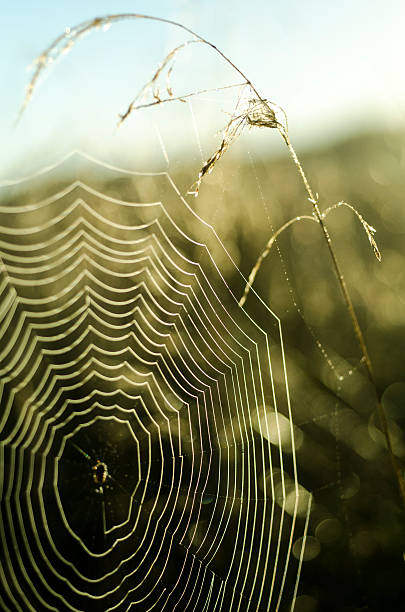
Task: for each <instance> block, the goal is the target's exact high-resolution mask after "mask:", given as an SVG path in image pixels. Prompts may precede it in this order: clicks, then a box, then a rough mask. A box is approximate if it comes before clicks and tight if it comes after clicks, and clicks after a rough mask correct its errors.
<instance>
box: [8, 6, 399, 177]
mask: <svg viewBox="0 0 405 612" xmlns="http://www.w3.org/2000/svg"><path fill="white" fill-rule="evenodd" d="M0 6H1V11H0V19H1V34H2V35H1V46H2V49H1V54H0V79H1V91H2V95H1V99H0V134H1V137H2V143H3V144H2V147H1V152H0V162H1V163H2V164H3V167H4V164H5V165H6V166H7V165H9V163H11V162H12V161H15V160H16V159H18V156H19V154H20V153H21V151H22V150H23V148H24V150H25V152H27V151H34V150H35V149H36V148H41V147H44V146H45V147H46V146H47V144H48V143H51V142H53V141H54V140H55V135H56V137H57V139H58V142H61V140H66V147H68V146H70V145H72V146H73V145H79V146H80V144H82V143H80V142H75V139H76V140H77V139H82V142H85V141H86V139H89V138H90V139H94V138H97V133H98V129H99V126H100V125H101V124H103V122H105V121H107V118H108V120H110V119H109V118H110V117H112V118H113V119H114V117H115V116H116V115H117V113H118V112H120V111H123V110H124V109H125V107H126V104H127V102H128V101H129V100H130V99H131V96H132V95H133V94H134V93H136V91H137V90H138V89H139V87H140V86H141V85H142V83H143V81H144V80H145V79H147V78H148V77H149V76H150V75H151V74H152V72H153V70H154V68H155V67H156V65H157V64H158V63H159V61H160V60H161V59H162V58H163V56H164V54H165V53H166V52H167V51H168V50H169V49H170V48H171V47H172V46H173V45H174V44H176V43H177V41H180V40H184V36H183V35H182V34H181V33H180V32H179V31H176V30H175V29H173V28H170V27H161V26H159V25H156V24H153V23H152V24H150V23H149V24H146V22H130V23H127V24H117V25H115V26H113V27H112V28H111V30H110V31H109V32H106V33H101V32H100V33H99V32H94V33H92V34H91V35H90V36H89V37H87V38H86V39H85V40H83V41H81V42H79V44H78V45H77V47H76V48H75V49H74V50H73V52H72V53H70V54H69V55H68V56H67V57H66V58H63V60H62V61H61V62H60V63H59V64H58V65H57V66H56V67H53V68H52V70H50V71H49V73H48V75H47V78H46V79H45V80H44V82H43V84H42V85H41V87H40V88H39V89H38V90H37V91H36V92H35V96H34V99H33V101H32V104H31V105H30V106H29V108H28V109H27V112H26V115H25V116H24V117H23V119H22V121H21V123H20V125H19V126H18V127H17V128H16V129H14V128H12V124H13V121H14V119H15V116H16V113H17V110H18V108H19V106H20V104H21V102H22V100H23V96H24V88H25V86H26V84H27V82H28V80H29V75H30V73H29V72H28V71H27V66H28V65H29V64H30V62H31V61H32V60H33V59H34V58H35V57H36V56H37V55H38V54H39V53H40V52H41V51H42V50H43V49H44V48H45V47H46V46H47V45H48V44H49V43H50V42H51V41H52V40H53V39H54V38H55V37H56V36H57V35H58V34H60V33H61V32H62V31H63V30H64V28H65V27H66V26H72V25H75V24H77V23H79V22H80V21H83V20H85V19H88V18H92V17H95V16H97V15H104V14H107V13H111V12H114V13H117V12H139V13H147V14H153V15H158V16H162V17H166V18H170V19H174V20H179V21H181V22H183V23H184V24H185V25H187V26H189V27H191V28H192V29H195V30H196V31H197V32H198V33H200V34H201V35H202V36H204V37H206V38H207V39H209V40H210V41H212V42H213V43H215V44H216V45H217V46H218V47H220V48H221V49H222V50H223V51H224V52H225V53H226V54H227V55H228V56H229V57H230V58H231V59H232V61H233V62H234V63H235V64H237V65H238V66H239V67H240V68H241V69H242V70H243V71H245V73H246V74H247V75H248V76H249V78H250V79H251V80H252V81H253V82H254V83H255V85H256V86H257V88H258V89H259V91H260V93H261V94H262V95H263V96H265V97H268V98H270V99H272V100H274V101H276V102H278V103H279V104H281V105H282V106H283V107H284V108H285V109H286V111H287V113H288V116H289V122H290V130H291V134H292V136H293V138H294V141H295V142H296V143H297V144H298V145H299V146H301V147H305V146H307V145H308V144H314V143H315V144H316V143H318V142H323V141H325V140H327V139H329V138H333V139H334V138H336V137H339V136H340V135H344V134H345V133H347V132H350V131H351V130H355V129H358V128H360V129H362V128H363V129H364V128H367V127H370V126H373V125H375V127H376V128H377V129H380V128H381V129H384V128H387V127H392V126H396V125H399V126H401V127H402V126H403V124H404V117H405V79H404V78H403V74H404V60H405V36H404V31H405V2H404V1H403V0H384V1H383V0H339V1H338V0H332V1H328V0H266V1H264V0H249V1H247V2H246V1H244V2H242V1H241V0H232V1H230V0H216V1H214V0H201V1H200V2H196V1H194V0H157V1H153V0H149V1H147V0H136V1H135V0H133V1H128V0H114V1H112V0H86V1H85V2H83V0H69V1H66V2H55V1H54V2H50V1H49V0H39V1H38V2H33V1H32V0H15V1H14V2H9V1H6V0H0ZM204 53H206V54H207V53H208V50H205V51H204ZM208 54H209V53H208ZM200 61H202V64H201V66H202V67H203V68H202V69H204V66H207V70H209V71H210V77H211V79H212V81H211V82H212V83H213V84H214V83H217V84H218V85H221V84H225V83H226V82H227V81H229V73H227V74H226V73H225V72H224V70H225V67H224V65H223V64H222V63H221V60H220V59H219V58H218V59H215V61H213V60H212V57H211V59H210V60H209V61H208V60H207V62H208V63H207V64H206V65H205V60H201V58H200ZM209 62H213V63H209ZM184 69H185V70H186V72H187V70H192V67H191V68H190V66H188V68H187V64H186V65H185V68H184ZM235 80H236V81H237V78H235ZM179 83H180V85H181V81H179ZM39 126H40V129H39ZM70 141H71V142H70ZM2 174H3V173H2Z"/></svg>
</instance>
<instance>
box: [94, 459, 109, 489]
mask: <svg viewBox="0 0 405 612" xmlns="http://www.w3.org/2000/svg"><path fill="white" fill-rule="evenodd" d="M91 472H92V475H93V481H94V483H95V484H96V485H103V484H104V483H105V481H106V480H107V477H108V469H107V466H106V464H105V463H104V462H103V461H100V459H97V463H96V465H93V467H92V468H91Z"/></svg>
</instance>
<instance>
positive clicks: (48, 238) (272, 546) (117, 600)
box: [0, 135, 311, 612]
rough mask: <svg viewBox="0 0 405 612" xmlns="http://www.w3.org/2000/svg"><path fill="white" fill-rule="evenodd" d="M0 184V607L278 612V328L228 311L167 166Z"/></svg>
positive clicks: (288, 509) (294, 487) (285, 496)
mask: <svg viewBox="0 0 405 612" xmlns="http://www.w3.org/2000/svg"><path fill="white" fill-rule="evenodd" d="M159 141H160V145H161V149H162V152H163V157H164V159H165V160H166V161H167V162H168V161H169V157H168V152H167V147H166V146H165V144H164V143H163V138H162V136H161V135H159ZM44 183H46V184H47V185H48V193H46V194H45V195H43V196H42V197H38V196H36V195H35V194H37V193H38V192H39V187H38V186H40V185H43V184H44ZM1 189H2V197H1V202H2V204H1V207H0V248H1V270H0V298H1V302H0V317H1V327H0V335H1V341H0V346H1V347H2V348H1V351H0V367H1V406H2V409H1V425H0V432H1V438H0V453H1V458H0V465H1V470H2V472H1V480H0V482H1V504H2V516H3V520H2V522H1V524H0V534H1V541H2V547H3V550H4V551H5V554H4V555H3V557H2V559H1V573H2V577H1V581H2V584H3V589H4V595H3V600H2V604H3V607H4V609H6V610H11V609H12V610H38V609H47V610H75V611H76V610H83V611H84V610H85V611H86V612H87V611H89V610H99V609H101V608H102V609H103V610H129V609H139V610H152V609H155V610H170V611H172V610H197V611H200V610H201V611H202V610H204V611H205V610H206V611H208V610H225V609H229V610H241V611H245V610H279V609H280V610H293V609H294V606H295V601H296V596H297V592H298V585H299V578H300V571H301V564H302V560H303V555H304V552H305V540H306V534H307V528H308V521H309V515H310V509H311V495H310V494H309V493H308V492H307V491H306V490H305V489H304V488H303V487H302V486H301V485H300V484H299V481H298V470H297V464H296V451H295V445H294V433H295V432H294V426H293V419H292V414H291V406H290V399H289V388H288V380H287V372H286V368H285V356H284V345H283V337H282V332H281V325H280V320H279V319H278V317H277V316H276V315H275V314H274V313H273V312H272V311H271V310H270V309H269V308H268V307H267V306H266V305H265V304H264V302H263V301H262V300H261V299H260V298H259V297H258V296H257V295H256V294H255V292H254V291H252V293H251V296H250V298H249V307H248V308H246V309H242V308H240V307H239V305H238V299H239V297H240V296H239V295H235V293H234V291H233V289H232V283H233V284H235V282H236V281H235V278H236V279H239V280H238V282H239V284H240V286H243V284H244V283H245V282H246V279H245V278H243V277H242V275H241V273H240V272H239V271H238V269H237V267H236V266H235V264H234V263H233V261H232V260H231V258H230V256H229V254H228V253H227V251H226V249H225V247H224V245H223V244H222V242H221V241H220V240H219V238H218V236H217V235H216V233H215V231H214V229H213V228H212V227H211V226H210V225H209V224H207V223H206V222H204V221H203V220H202V218H201V217H199V216H198V215H197V214H196V213H195V212H194V211H193V210H192V209H191V207H190V205H189V204H188V202H187V201H186V199H184V197H182V195H181V193H182V192H184V190H182V189H181V188H180V187H178V186H177V185H176V183H175V182H174V179H173V176H172V173H170V172H169V171H167V170H164V171H160V172H154V173H142V172H134V171H129V170H123V169H119V168H116V167H115V166H112V165H109V164H106V163H102V162H100V161H99V160H96V159H95V158H93V157H91V156H89V155H87V154H84V153H79V152H74V153H73V154H70V155H67V156H65V158H64V159H63V160H62V161H61V162H59V163H57V164H55V165H52V166H49V167H47V168H45V169H44V170H43V171H40V172H37V173H36V174H33V175H31V176H29V177H26V178H23V179H19V180H16V181H13V180H9V181H4V182H3V185H2V188H1ZM123 194H125V196H124V195H123ZM217 262H218V263H217ZM223 270H226V274H225V273H224V272H223ZM228 278H232V279H233V280H232V282H231V281H229V280H228ZM254 310H256V311H257V310H260V312H262V313H263V316H262V317H261V321H265V324H263V325H262V324H261V325H260V326H259V325H258V324H257V322H256V320H255V319H254V318H253V317H252V316H251V315H250V314H249V312H251V311H254Z"/></svg>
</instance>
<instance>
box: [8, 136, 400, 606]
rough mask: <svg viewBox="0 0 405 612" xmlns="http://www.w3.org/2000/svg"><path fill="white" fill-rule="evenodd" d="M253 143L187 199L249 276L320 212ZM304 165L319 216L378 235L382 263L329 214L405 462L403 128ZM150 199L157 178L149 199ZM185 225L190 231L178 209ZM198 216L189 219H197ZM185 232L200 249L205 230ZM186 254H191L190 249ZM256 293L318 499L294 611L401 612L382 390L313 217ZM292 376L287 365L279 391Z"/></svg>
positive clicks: (101, 183)
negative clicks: (278, 348) (277, 340)
mask: <svg viewBox="0 0 405 612" xmlns="http://www.w3.org/2000/svg"><path fill="white" fill-rule="evenodd" d="M247 144H249V135H247V141H246V142H245V141H243V138H242V142H241V144H240V146H239V145H237V146H236V147H235V150H234V151H232V150H231V151H230V152H229V155H228V156H225V157H224V158H223V159H222V160H221V161H220V162H219V163H218V165H217V166H216V167H215V168H214V170H213V172H212V174H210V175H209V176H208V177H207V178H206V179H205V181H204V182H203V184H202V186H201V192H200V195H199V197H198V198H194V197H190V196H186V197H188V201H189V203H190V206H191V207H192V208H193V209H194V210H195V211H196V212H197V213H198V215H200V216H201V217H202V218H203V219H204V220H205V221H206V222H207V223H209V224H211V225H212V226H213V227H214V228H215V230H216V232H217V233H218V236H219V237H220V239H221V240H222V242H223V244H224V245H225V247H226V249H227V250H228V252H229V253H230V255H231V257H232V258H233V259H234V261H235V262H236V264H237V266H238V267H239V269H240V270H241V272H242V273H243V275H244V276H245V277H247V276H248V274H249V272H250V270H251V268H252V266H253V265H254V263H255V261H256V259H257V257H258V255H259V254H260V252H261V251H262V249H263V248H264V246H265V244H266V243H267V241H268V239H269V237H270V236H271V235H272V234H273V233H274V232H275V231H276V230H277V229H278V228H279V227H281V226H282V225H283V224H284V223H286V222H287V221H288V220H289V219H291V218H293V217H296V216H300V215H308V214H311V209H310V203H309V202H308V200H307V197H306V193H305V191H304V189H303V186H302V183H301V182H300V178H299V176H298V174H297V171H296V168H295V166H294V164H293V163H292V161H291V160H290V159H289V158H288V157H286V156H278V157H274V156H272V157H270V158H266V156H265V155H264V154H261V155H260V151H259V154H252V153H251V152H249V150H248V148H247V147H246V146H245V145H247ZM190 160H191V161H190ZM301 161H302V163H303V165H304V168H305V169H306V172H307V174H308V176H309V177H310V180H311V182H312V186H313V188H314V190H315V191H316V192H318V193H319V197H320V205H321V208H322V209H326V208H327V207H329V206H331V205H333V204H335V203H337V202H339V201H341V200H344V201H346V202H348V203H350V204H352V205H353V206H355V208H356V209H357V210H358V211H359V212H360V213H361V215H363V217H364V218H365V219H366V220H367V221H368V222H369V223H370V224H371V225H372V226H373V227H374V228H375V229H376V230H377V233H376V236H375V237H376V240H377V243H378V245H379V248H380V251H381V254H382V261H381V262H378V261H377V259H376V258H375V256H374V253H373V251H372V248H371V247H370V244H369V242H368V239H367V236H366V234H365V232H364V230H363V228H362V226H361V223H360V222H359V220H358V218H357V217H356V216H355V214H354V213H353V212H352V211H350V210H349V209H347V208H338V209H336V210H334V211H333V212H331V213H330V215H328V217H327V224H328V227H329V229H330V233H331V236H332V239H333V242H334V245H335V248H336V252H337V256H338V259H339V261H340V263H341V267H342V270H343V274H344V276H345V278H346V280H347V283H348V286H349V291H350V294H351V296H352V298H353V302H354V305H355V308H356V311H357V313H358V315H359V319H360V323H361V326H362V329H363V331H364V334H365V337H366V341H367V344H368V347H369V351H370V356H371V359H372V362H373V365H374V368H375V374H376V379H377V381H378V388H379V391H380V393H381V394H382V398H383V404H384V408H385V410H386V412H387V416H388V420H389V428H390V431H391V435H392V439H393V445H394V451H395V454H396V455H397V456H398V458H399V459H400V461H401V462H403V461H404V460H405V440H404V425H405V423H404V419H405V416H404V415H405V412H404V397H405V393H404V392H405V371H404V364H403V355H404V350H405V275H404V269H405V250H404V233H405V219H404V215H403V212H402V208H403V200H404V193H405V178H404V177H405V174H404V166H405V135H404V134H403V133H401V132H396V131H394V132H384V133H363V134H358V135H357V136H355V137H352V138H346V139H343V140H341V141H337V142H336V143H334V144H333V145H331V146H329V147H326V146H325V147H322V148H321V149H319V150H311V151H310V152H309V153H304V154H303V155H302V156H301ZM196 169H198V160H197V159H196V157H193V156H191V157H190V158H189V162H186V161H185V160H179V161H178V162H177V163H176V164H173V170H172V171H170V176H171V177H172V179H173V180H174V183H175V184H176V185H177V186H178V187H179V189H180V191H181V192H182V193H186V191H187V188H188V187H189V186H190V185H191V184H192V182H193V180H194V179H195V177H196ZM81 172H82V174H81V179H82V180H84V182H85V183H88V184H90V185H91V186H93V187H95V188H97V189H98V190H100V191H101V192H102V193H105V194H107V195H110V196H113V197H118V198H119V199H123V200H125V199H128V200H131V201H134V199H135V200H136V199H137V198H139V199H142V198H143V197H144V194H143V193H142V189H143V188H142V184H143V183H142V181H141V182H140V179H139V177H125V176H124V177H123V176H122V175H120V174H115V172H114V171H113V170H112V171H108V173H107V174H105V173H104V172H103V171H102V170H100V169H98V170H97V171H92V170H91V167H90V169H88V168H87V169H84V170H83V171H81ZM73 178H74V176H73ZM64 183H66V176H62V175H61V176H60V177H58V176H56V178H55V175H53V176H52V180H51V181H49V180H48V179H46V178H45V177H42V178H41V177H38V178H37V179H35V187H34V189H33V190H31V191H29V192H26V193H24V191H21V188H20V187H18V188H16V191H15V192H14V195H13V199H14V201H16V202H18V203H19V204H21V203H22V202H24V201H26V202H35V201H38V200H39V199H40V198H43V197H44V196H46V195H52V194H54V193H55V192H56V191H57V189H58V188H59V187H60V185H62V184H64ZM145 189H146V183H145ZM153 189H154V187H153V180H149V181H148V187H147V190H148V198H149V199H151V198H152V200H151V201H153ZM156 189H158V188H157V187H156ZM156 197H158V191H156ZM159 197H162V193H159ZM167 197H168V199H169V198H171V197H172V196H170V195H169V193H168V194H167ZM169 210H170V208H169ZM177 219H178V221H179V222H180V223H182V217H181V209H180V213H179V216H178V217H177ZM187 219H188V220H187V222H186V220H184V223H189V222H190V217H189V216H188V217H187ZM182 229H183V230H184V231H186V233H188V234H190V235H191V236H194V238H196V239H202V236H201V234H200V231H201V224H200V223H196V224H195V226H193V225H189V226H186V227H182ZM202 241H204V242H206V243H207V245H208V246H209V248H210V249H211V251H212V252H213V255H214V257H215V259H216V262H217V264H218V265H219V268H220V270H221V272H222V273H223V274H224V277H225V279H226V281H227V283H228V284H229V286H230V287H231V289H232V291H233V292H234V294H235V296H236V297H237V298H238V299H239V298H240V297H241V295H242V292H243V287H244V283H243V279H242V278H241V276H240V274H239V273H238V272H237V271H236V270H235V268H233V266H232V265H230V261H229V258H228V257H227V256H226V255H225V254H224V252H223V251H222V249H221V248H218V243H217V241H216V240H214V237H213V235H212V234H211V233H210V232H207V233H206V234H204V236H203V240H202ZM196 253H197V251H196ZM187 255H189V256H190V257H191V258H193V252H192V251H191V252H189V253H187ZM194 255H195V257H198V255H196V254H194ZM254 289H255V291H257V292H258V294H259V295H260V296H261V297H262V299H263V300H264V302H265V303H266V304H268V306H269V307H270V309H271V310H272V311H273V312H274V313H275V314H276V315H277V316H278V317H279V318H280V319H281V324H282V331H283V334H284V340H285V348H286V359H287V371H288V379H289V388H290V394H291V401H292V412H293V421H294V428H295V436H296V444H297V460H298V470H299V472H298V474H299V482H300V485H302V486H303V487H304V489H305V490H306V491H312V492H313V494H314V505H313V511H312V513H311V517H310V524H309V532H308V533H309V539H308V546H307V553H306V556H305V557H304V561H305V562H304V564H303V570H302V578H301V582H300V589H299V597H298V599H297V603H296V608H295V609H296V611H297V612H315V611H316V610H318V611H322V610H336V611H337V610H339V611H343V610H344V611H345V612H349V611H353V612H354V611H355V610H366V609H367V610H376V611H377V610H382V609H392V610H394V609H400V608H401V601H402V597H403V594H404V585H405V582H404V560H403V554H404V551H405V535H404V534H405V514H404V509H403V508H402V507H401V503H400V499H399V495H398V491H397V483H396V481H395V479H394V476H393V472H392V469H391V465H390V460H389V456H388V454H387V452H386V449H385V442H384V439H383V436H382V433H381V429H380V423H379V420H378V416H377V414H376V406H375V400H374V395H373V390H372V388H371V387H370V384H369V383H368V380H367V376H366V374H365V371H364V369H363V365H362V363H361V360H360V357H361V355H360V354H359V350H358V347H357V344H356V341H355V338H354V334H353V330H352V328H351V324H350V320H349V317H348V313H347V311H346V309H345V306H344V304H343V300H342V297H341V294H340V289H339V286H338V284H337V280H336V277H335V275H334V272H333V269H332V266H331V262H330V258H329V255H328V253H327V250H326V248H325V245H324V241H323V237H322V235H321V232H320V228H319V226H318V225H317V224H316V223H311V222H309V221H308V220H306V219H303V220H301V221H299V222H296V223H294V224H293V225H292V226H290V227H289V228H287V229H286V230H285V231H284V232H283V233H282V234H281V235H280V236H279V238H278V239H277V241H276V243H275V244H274V246H273V248H272V249H271V251H270V254H269V255H268V257H267V258H266V259H265V260H264V263H263V265H262V267H261V269H260V271H259V273H258V276H257V279H256V281H255V284H254ZM258 305H259V302H258V301H257V300H251V299H250V298H249V297H248V300H247V303H246V309H247V311H248V312H249V314H250V315H251V316H252V317H253V318H254V320H255V321H256V322H257V323H258V324H259V325H261V326H262V327H263V328H264V329H268V331H269V333H270V335H271V334H272V328H271V326H272V324H273V321H272V319H271V317H270V316H269V313H268V312H267V311H266V310H263V309H261V308H260V307H259V306H258ZM282 376H283V371H282V364H279V368H278V370H277V368H276V370H275V378H276V381H277V379H281V378H282ZM285 414H286V416H288V415H287V413H285ZM297 554H299V553H297Z"/></svg>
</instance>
